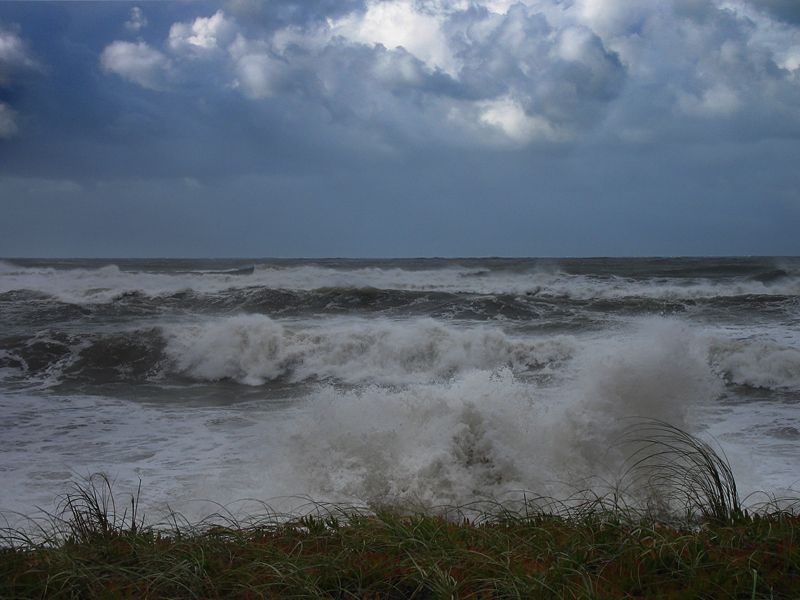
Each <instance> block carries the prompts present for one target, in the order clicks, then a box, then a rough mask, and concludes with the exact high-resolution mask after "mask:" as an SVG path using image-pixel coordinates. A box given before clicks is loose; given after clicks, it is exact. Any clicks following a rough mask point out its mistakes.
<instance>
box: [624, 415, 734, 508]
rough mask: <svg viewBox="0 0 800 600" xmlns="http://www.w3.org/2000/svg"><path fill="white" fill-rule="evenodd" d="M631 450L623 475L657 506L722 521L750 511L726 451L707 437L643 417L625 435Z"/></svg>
mask: <svg viewBox="0 0 800 600" xmlns="http://www.w3.org/2000/svg"><path fill="white" fill-rule="evenodd" d="M623 443H624V444H626V445H631V446H633V447H634V448H635V449H634V450H633V451H632V452H631V454H630V456H629V458H628V463H627V469H626V471H625V473H624V475H623V481H627V482H629V483H631V484H632V487H633V489H638V490H646V491H647V493H649V501H650V502H651V506H652V507H653V508H655V509H656V510H658V511H660V512H662V513H666V514H670V513H672V512H674V511H675V510H679V511H682V512H683V517H685V518H688V519H690V520H691V519H697V518H702V519H704V520H707V521H714V522H717V523H728V522H733V521H735V520H737V519H739V518H741V517H742V516H744V509H743V507H742V501H741V499H740V497H739V492H738V490H737V489H736V479H735V478H734V476H733V471H732V470H731V467H730V464H729V463H728V460H727V458H726V457H725V454H724V453H722V452H721V451H720V452H719V453H718V452H717V451H715V450H714V449H713V448H712V447H711V446H710V445H708V444H707V443H706V442H704V441H702V440H700V439H698V438H696V437H694V436H693V435H691V434H689V433H687V432H686V431H683V430H682V429H680V428H678V427H675V426H674V425H671V424H669V423H666V422H664V421H658V420H638V421H637V422H635V423H634V424H632V425H631V426H630V427H629V428H628V429H627V430H626V432H625V434H624V436H623Z"/></svg>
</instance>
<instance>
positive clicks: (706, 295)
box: [0, 258, 800, 519]
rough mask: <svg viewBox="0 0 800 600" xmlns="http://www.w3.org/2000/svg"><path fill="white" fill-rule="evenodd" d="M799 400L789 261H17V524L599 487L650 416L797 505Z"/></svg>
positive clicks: (12, 341)
mask: <svg viewBox="0 0 800 600" xmlns="http://www.w3.org/2000/svg"><path fill="white" fill-rule="evenodd" d="M798 402H800V259H798V258H641V259H640V258H621V259H611V258H593V259H505V258H497V259H494V258H486V259H402V260H352V259H325V260H299V259H298V260H277V259H255V260H254V259H241V260H171V259H170V260H33V259H24V260H23V259H6V260H4V261H2V262H0V423H2V429H0V442H2V443H0V481H2V484H0V512H3V513H4V514H5V515H9V514H13V513H14V512H19V513H23V514H28V515H30V514H33V513H35V511H36V510H37V507H41V508H44V509H45V510H51V509H52V508H53V507H54V506H55V505H56V504H57V502H58V496H59V494H61V493H63V492H64V491H65V490H66V489H67V486H68V484H69V482H70V481H76V480H80V478H81V477H84V476H86V475H89V474H91V473H97V472H102V473H105V474H107V475H108V476H109V477H110V478H111V479H112V480H113V481H114V482H115V483H114V485H115V489H116V490H118V491H120V492H122V493H126V492H128V491H135V489H136V487H137V485H138V483H139V481H140V480H141V482H142V503H143V507H144V508H145V509H146V511H148V513H149V514H151V515H152V514H156V515H157V514H159V513H160V512H164V511H166V510H167V508H170V509H172V510H177V511H180V512H182V513H183V514H185V515H187V518H190V519H191V518H199V517H202V516H203V515H205V514H208V513H209V512H212V511H213V510H216V509H218V507H219V505H223V506H227V507H229V508H230V509H231V510H234V509H233V508H231V507H242V506H245V505H246V504H247V502H248V501H251V500H254V501H259V502H260V501H263V502H266V503H268V504H269V505H270V506H272V507H274V508H275V509H276V510H278V509H280V510H294V509H296V508H297V507H299V506H301V505H303V503H306V502H308V501H309V499H310V500H315V501H321V502H341V503H355V504H359V505H364V504H366V505H369V506H379V505H386V504H399V505H402V506H406V507H415V508H422V509H425V508H426V507H435V506H439V505H443V504H445V505H464V504H468V503H472V502H475V501H479V500H484V499H490V500H493V501H500V502H502V501H503V499H504V498H509V497H511V496H513V495H514V494H519V493H520V492H521V491H526V492H528V493H532V494H537V495H547V496H554V497H557V498H558V497H566V496H568V495H570V494H571V493H573V492H574V491H576V490H581V489H597V490H598V491H600V492H602V491H603V490H604V489H608V488H609V486H613V485H615V484H616V482H617V478H618V477H619V476H620V474H621V473H622V472H623V471H624V468H625V465H626V464H628V463H627V462H626V461H627V458H628V457H627V456H626V450H625V446H624V444H621V443H620V440H621V438H622V437H623V435H624V431H625V430H626V428H627V427H629V426H630V424H631V422H633V421H635V420H636V418H653V419H660V420H664V421H667V422H669V423H671V424H673V425H676V426H678V427H680V428H683V429H685V430H687V431H689V432H691V433H693V434H695V435H698V436H699V437H700V438H702V439H703V440H706V441H708V442H709V443H711V444H712V445H713V446H714V447H716V448H718V449H719V450H720V451H722V452H724V454H725V455H726V456H727V458H728V460H729V461H730V463H731V465H732V468H733V472H734V474H735V476H736V479H737V482H738V484H739V487H740V491H741V492H742V494H743V495H747V494H750V493H754V492H765V493H767V494H770V495H775V496H794V495H798V488H799V487H800V414H799V413H798ZM758 497H760V496H752V498H758ZM215 503H216V504H215Z"/></svg>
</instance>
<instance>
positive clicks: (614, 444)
mask: <svg viewBox="0 0 800 600" xmlns="http://www.w3.org/2000/svg"><path fill="white" fill-rule="evenodd" d="M653 335H658V336H659V337H658V340H659V343H658V344H653V339H652V337H651V336H653ZM697 342H698V340H693V339H692V336H691V335H690V333H689V332H688V331H687V330H686V329H685V328H675V327H672V326H666V327H665V326H662V325H657V326H654V327H649V328H646V330H645V331H643V332H642V333H641V334H639V335H637V336H636V338H635V339H632V340H630V341H629V343H627V344H626V345H625V347H624V349H623V348H620V347H616V348H611V347H608V348H606V351H604V352H599V353H598V352H594V353H589V352H585V353H580V355H579V356H576V358H575V364H574V365H573V369H574V373H575V379H574V380H572V381H570V382H567V383H565V384H564V385H562V386H558V387H556V388H550V389H547V388H540V387H537V386H531V385H528V384H527V383H525V382H523V381H520V380H519V378H517V377H516V376H515V375H514V374H513V373H512V372H511V370H509V369H501V370H499V371H495V372H488V371H472V372H469V373H464V374H462V375H461V376H459V377H457V378H455V379H454V380H452V381H450V382H447V383H445V384H438V385H431V384H424V385H416V386H411V387H409V388H406V389H402V390H394V389H387V388H385V387H378V386H372V387H368V388H366V389H360V390H356V391H343V390H339V389H336V388H334V387H331V386H328V387H324V388H322V389H320V390H318V391H317V392H316V393H315V394H314V395H313V396H312V397H311V398H310V406H309V409H308V410H307V412H305V413H304V414H303V415H302V416H300V417H299V418H298V419H297V420H296V421H295V422H294V423H293V427H292V433H291V434H290V435H289V436H288V439H287V440H285V442H284V443H285V444H286V446H285V447H286V448H287V450H288V451H287V452H286V456H285V460H286V461H288V463H287V464H289V465H291V468H290V472H291V473H293V474H295V475H294V476H297V474H298V473H302V474H304V475H303V477H304V481H302V482H300V483H299V485H300V487H301V488H303V489H314V490H317V492H318V493H320V494H322V495H323V496H324V497H330V498H335V499H356V500H358V501H364V502H368V503H373V504H375V503H377V504H385V503H400V504H402V505H403V506H413V505H415V504H419V505H423V506H431V505H437V504H463V503H466V502H469V501H472V500H474V499H476V498H498V497H501V496H502V495H503V494H507V493H510V492H513V491H515V490H534V491H535V492H536V493H542V494H549V495H554V496H557V497H564V496H565V494H569V493H571V492H574V491H576V490H577V489H584V488H593V487H596V486H597V485H599V484H601V482H602V481H606V482H613V481H614V480H615V478H616V477H617V476H618V475H619V469H620V467H621V466H622V464H623V462H624V460H625V457H626V456H627V452H626V451H624V450H623V449H622V448H621V447H620V446H619V441H620V436H621V435H622V431H623V429H624V428H625V427H626V426H627V425H628V424H629V423H630V421H627V420H626V419H627V418H629V417H636V416H638V417H650V418H658V419H664V420H667V421H669V422H672V423H676V424H678V425H679V426H684V427H685V426H686V424H687V414H688V411H689V409H690V408H691V407H692V406H694V405H695V404H698V403H704V402H708V401H711V400H713V399H714V398H715V397H717V396H718V395H719V393H720V391H721V384H720V381H719V378H718V377H717V376H716V375H715V374H714V373H713V372H712V371H711V370H710V369H709V366H708V363H707V361H706V360H705V356H704V354H703V352H702V344H700V343H697ZM620 350H622V351H621V352H620Z"/></svg>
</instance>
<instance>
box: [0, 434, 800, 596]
mask: <svg viewBox="0 0 800 600" xmlns="http://www.w3.org/2000/svg"><path fill="white" fill-rule="evenodd" d="M647 426H648V427H649V428H650V429H642V428H640V429H638V430H637V431H638V432H639V433H640V434H644V435H643V436H642V435H639V434H637V435H635V436H633V437H632V438H631V439H633V440H635V441H636V443H637V444H638V446H637V449H636V450H635V451H634V452H633V453H632V459H631V464H630V468H629V474H630V475H631V477H632V478H633V479H634V480H644V481H645V482H646V483H647V484H652V486H654V487H653V488H652V490H653V491H654V492H655V493H656V494H657V495H658V497H659V498H660V500H662V502H657V503H655V504H648V503H644V504H638V505H635V506H634V505H632V504H628V503H626V502H623V501H622V500H621V498H620V496H619V495H616V494H610V495H605V496H597V495H591V494H585V495H583V496H582V497H581V499H577V498H576V499H570V500H569V501H562V502H554V501H551V500H547V499H544V498H535V497H528V498H525V499H524V500H523V501H522V502H521V503H519V504H516V505H514V506H513V507H510V506H508V505H501V504H496V505H494V507H492V506H491V505H487V504H482V505H480V508H479V509H478V508H475V507H460V508H454V507H450V508H441V509H438V510H435V511H429V512H426V513H419V514H408V513H407V512H406V511H404V510H402V509H400V508H398V507H395V508H391V509H390V508H377V509H376V508H373V509H371V510H367V509H363V508H361V509H359V508H355V507H345V506H337V505H322V504H317V505H314V507H313V510H309V511H306V512H305V514H303V515H302V516H286V515H278V514H273V513H270V512H269V511H265V512H264V514H262V515H257V516H256V515H251V516H250V517H248V518H246V519H237V518H235V517H234V516H233V515H232V514H230V513H225V512H220V513H218V514H216V515H215V516H214V517H213V518H209V519H208V520H205V521H203V522H201V523H194V524H193V523H190V522H188V521H187V520H185V519H182V518H181V517H180V515H178V514H174V513H173V514H172V515H170V518H169V519H168V521H167V522H165V523H160V524H154V525H150V524H147V523H146V522H145V520H144V518H143V517H142V516H141V514H140V510H139V505H140V500H139V492H137V493H136V494H134V495H133V496H132V497H128V498H126V499H125V501H121V502H119V503H118V502H117V500H116V499H115V497H114V494H113V493H112V492H113V490H112V484H111V482H110V481H109V479H108V478H106V477H104V476H102V475H97V476H93V477H91V478H89V479H88V480H87V481H85V482H82V483H79V484H74V486H73V487H72V488H71V489H70V490H69V491H68V492H67V493H66V494H65V495H64V497H63V500H62V503H61V506H60V508H59V510H58V511H57V512H56V513H55V514H48V515H46V517H44V518H38V519H31V520H30V524H29V527H28V528H27V529H24V528H23V529H20V528H11V527H7V528H6V529H5V530H3V531H2V533H0V598H9V599H10V598H361V599H368V598H369V599H378V598H386V599H390V598H437V599H438V598H520V599H526V598H597V599H604V598H608V599H618V598H674V599H677V598H686V599H690V598H691V599H695V598H741V599H748V598H749V599H752V598H763V599H766V598H773V599H774V598H786V599H789V598H800V543H799V542H800V539H799V538H800V516H798V513H797V512H796V510H794V509H793V508H792V506H786V505H780V504H778V503H768V504H762V505H761V506H754V507H750V508H749V509H745V508H744V504H743V503H742V502H741V500H740V499H739V497H738V493H737V491H736V488H735V481H734V480H733V475H732V473H731V472H730V468H729V467H728V466H727V463H726V462H725V461H724V458H723V457H720V455H719V454H717V453H716V452H714V450H713V449H711V448H710V447H709V446H707V445H706V444H704V443H703V442H700V441H699V440H697V439H696V438H693V437H692V436H688V434H685V433H684V432H681V431H680V430H674V428H671V427H670V426H669V425H667V424H663V423H656V422H651V423H649V424H648V425H647ZM642 442H644V443H642ZM640 483H641V481H640ZM676 507H677V508H676Z"/></svg>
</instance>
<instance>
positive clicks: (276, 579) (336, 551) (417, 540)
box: [0, 512, 800, 598]
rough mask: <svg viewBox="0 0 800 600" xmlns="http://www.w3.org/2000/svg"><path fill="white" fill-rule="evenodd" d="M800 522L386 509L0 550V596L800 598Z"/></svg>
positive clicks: (96, 535)
mask: <svg viewBox="0 0 800 600" xmlns="http://www.w3.org/2000/svg"><path fill="white" fill-rule="evenodd" d="M798 532H800V518H799V517H797V516H794V515H789V514H785V513H775V514H772V515H768V516H756V517H747V518H742V519H741V520H739V521H738V522H735V523H727V524H721V523H718V524H711V523H710V524H706V525H705V526H703V527H700V528H682V527H676V526H664V525H659V524H658V523H655V522H650V523H639V524H633V523H630V522H626V521H621V520H619V519H618V518H616V517H615V515H614V514H608V513H602V512H596V513H590V514H586V515H584V516H582V517H576V518H568V517H563V516H547V515H538V516H535V517H521V516H518V517H513V516H511V515H505V516H502V517H495V518H491V519H487V520H485V521H484V522H482V523H477V524H476V523H474V522H469V521H462V522H452V521H449V520H447V519H445V518H442V517H434V516H422V515H420V516H400V515H398V514H393V513H378V514H375V515H370V516H367V515H357V514H355V515H350V516H349V517H347V518H344V517H334V516H328V517H322V516H316V517H305V518H302V519H299V520H297V521H294V522H288V523H282V524H277V523H274V524H272V525H269V524H266V523H261V524H256V525H251V526H228V527H226V526H219V525H217V526H213V527H208V528H206V529H203V530H193V531H184V532H182V531H181V530H180V529H173V530H171V531H159V530H154V529H136V528H126V529H124V530H116V529H113V528H112V529H109V530H107V531H102V530H99V529H98V530H97V531H93V532H86V535H85V536H81V537H78V538H75V539H65V540H63V541H62V542H61V543H59V544H55V545H54V544H44V545H29V544H18V545H17V546H16V547H7V548H5V549H3V550H0V597H2V598H44V597H47V598H800V545H798Z"/></svg>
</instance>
